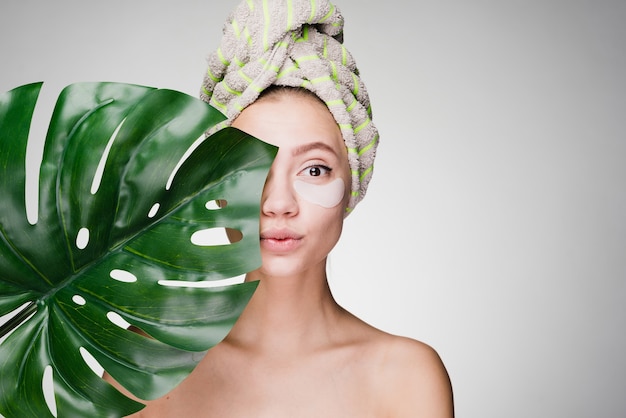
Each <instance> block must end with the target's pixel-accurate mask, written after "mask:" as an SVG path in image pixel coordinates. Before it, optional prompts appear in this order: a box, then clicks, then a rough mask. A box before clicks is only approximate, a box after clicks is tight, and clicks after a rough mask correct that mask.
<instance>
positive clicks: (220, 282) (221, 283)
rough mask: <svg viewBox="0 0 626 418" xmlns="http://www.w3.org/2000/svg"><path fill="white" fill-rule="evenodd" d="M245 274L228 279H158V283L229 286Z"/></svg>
mask: <svg viewBox="0 0 626 418" xmlns="http://www.w3.org/2000/svg"><path fill="white" fill-rule="evenodd" d="M244 279H245V275H240V276H235V277H231V278H229V279H222V280H203V281H201V282H189V281H185V280H159V281H158V283H159V284H160V285H161V286H165V287H197V288H209V287H222V286H230V285H233V284H239V283H243V281H244Z"/></svg>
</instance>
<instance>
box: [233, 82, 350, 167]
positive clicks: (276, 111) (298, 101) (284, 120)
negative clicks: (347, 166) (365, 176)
mask: <svg viewBox="0 0 626 418" xmlns="http://www.w3.org/2000/svg"><path fill="white" fill-rule="evenodd" d="M233 126H234V127H237V128H239V129H241V130H243V131H245V132H247V133H249V134H250V135H253V136H255V137H257V138H259V139H261V140H263V141H265V142H268V143H270V144H272V145H276V146H278V147H280V148H286V149H289V150H290V153H296V154H302V153H304V152H309V151H317V150H319V151H323V152H333V153H334V154H337V155H343V154H344V151H345V144H344V142H343V137H342V135H341V131H340V130H339V127H338V126H337V123H336V121H335V119H334V118H333V116H332V114H331V113H330V111H329V110H328V108H327V107H326V106H325V105H324V104H323V103H321V102H319V101H318V100H316V99H315V98H311V97H307V96H303V95H295V94H291V95H281V96H276V97H273V96H272V97H270V98H264V99H261V100H259V101H257V102H255V103H253V104H252V105H250V106H248V107H247V108H245V109H244V110H243V111H242V112H241V114H240V115H239V116H238V117H237V118H236V119H235V121H234V122H233Z"/></svg>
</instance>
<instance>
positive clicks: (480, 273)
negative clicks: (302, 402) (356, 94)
mask: <svg viewBox="0 0 626 418" xmlns="http://www.w3.org/2000/svg"><path fill="white" fill-rule="evenodd" d="M337 1H338V5H339V7H340V8H341V9H342V11H343V14H344V16H345V18H346V21H347V25H346V29H345V30H346V33H345V44H346V46H347V47H348V48H349V49H350V50H351V51H352V53H353V55H354V56H355V57H356V59H357V62H358V63H359V66H360V69H361V72H362V76H363V78H364V80H365V82H366V83H367V84H368V87H369V91H370V96H371V98H372V103H373V111H374V121H375V122H376V124H377V126H378V127H379V129H380V131H381V145H380V147H379V156H378V159H377V165H376V174H375V175H374V179H373V181H372V183H371V186H370V191H369V194H368V196H367V197H366V198H365V200H364V201H363V202H362V203H361V204H360V205H359V206H358V207H357V209H356V211H355V212H354V213H353V214H352V215H350V217H349V218H348V220H347V221H346V227H345V232H344V237H343V238H342V241H341V243H340V245H339V247H338V248H337V249H336V251H335V252H334V254H333V255H332V259H331V268H330V269H331V285H332V288H333V291H334V293H335V295H336V297H337V299H338V300H339V302H340V303H341V304H343V305H344V306H345V307H346V308H348V309H349V310H351V311H353V312H354V313H356V314H357V315H358V316H361V317H362V318H363V319H365V320H366V321H368V322H370V323H372V324H373V325H375V326H377V327H380V328H383V329H385V330H387V331H390V332H393V333H397V334H402V335H406V336H410V337H413V338H416V339H420V340H422V341H425V342H426V343H428V344H430V345H432V346H434V347H435V348H436V349H437V350H438V351H439V353H440V355H441V356H442V358H443V360H444V362H445V363H446V365H447V367H448V370H449V373H450V376H451V378H452V382H453V386H454V391H455V400H456V410H457V416H458V417H461V418H502V417H511V418H528V417H549V418H554V417H567V418H575V417H580V418H582V417H623V416H626V397H625V396H624V389H625V388H626V360H625V359H624V353H626V304H625V303H624V300H625V298H626V218H625V214H626V122H625V121H626V81H625V80H626V78H625V74H626V48H625V47H624V45H626V25H625V24H624V22H626V2H624V1H619V0H615V1H609V0H597V1H577V0H534V1H533V0H531V1H522V0H517V1H515V0H511V1H496V0H491V1H489V0H482V1H479V0H456V1H420V0H414V1H408V0H405V1H396V2H389V1H387V2H364V1H362V0H337ZM235 4H236V2H235V1H224V0H222V1H212V2H211V1H208V0H204V1H200V0H178V1H175V2H169V1H168V2H166V1H155V0H150V1H148V0H134V1H130V0H126V1H122V0H108V1H94V0H57V1H43V0H39V1H33V0H3V1H2V3H1V5H0V91H6V90H9V89H11V88H13V87H16V86H18V85H22V84H26V83H30V82H34V81H44V82H46V84H45V87H44V91H43V92H42V99H41V104H42V108H43V109H46V108H48V110H47V111H48V112H50V111H51V107H52V104H53V101H54V99H55V98H56V95H57V94H58V92H59V90H60V89H61V88H62V87H63V86H65V85H67V84H70V83H73V82H78V81H121V82H130V83H138V84H143V85H150V86H156V87H164V88H173V89H177V90H180V91H183V92H186V93H189V94H191V95H194V96H195V95H197V92H198V89H199V85H200V81H201V79H202V75H203V72H204V68H205V56H206V54H207V53H208V51H209V50H210V49H212V48H214V47H216V46H217V43H218V41H219V37H220V33H221V27H222V22H223V21H224V19H225V18H226V16H227V14H228V12H229V11H230V10H231V9H232V7H234V5H235ZM44 126H45V124H41V126H35V128H34V134H35V135H38V137H39V138H43V135H44ZM0 198H1V197H0Z"/></svg>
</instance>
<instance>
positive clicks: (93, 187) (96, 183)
mask: <svg viewBox="0 0 626 418" xmlns="http://www.w3.org/2000/svg"><path fill="white" fill-rule="evenodd" d="M125 121H126V119H124V120H122V122H120V124H119V125H117V128H115V131H114V132H113V135H111V138H110V139H109V142H108V143H107V145H106V147H105V148H104V152H103V153H102V157H101V158H100V162H99V163H98V167H97V168H96V172H95V174H94V178H93V182H92V183H91V194H96V192H97V191H98V189H99V188H100V182H102V175H103V174H104V166H105V164H106V162H107V158H108V157H109V152H111V147H112V146H113V142H114V141H115V137H116V136H117V133H118V132H119V131H120V128H121V127H122V125H123V124H124V122H125Z"/></svg>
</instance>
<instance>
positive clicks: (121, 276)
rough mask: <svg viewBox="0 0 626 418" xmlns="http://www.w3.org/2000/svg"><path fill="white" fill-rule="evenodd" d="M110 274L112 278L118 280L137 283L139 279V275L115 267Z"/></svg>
mask: <svg viewBox="0 0 626 418" xmlns="http://www.w3.org/2000/svg"><path fill="white" fill-rule="evenodd" d="M109 275H110V276H111V278H112V279H114V280H117V281H118V282H124V283H135V282H136V281H137V276H135V275H134V274H133V273H131V272H130V271H126V270H118V269H114V270H111V273H109Z"/></svg>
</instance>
